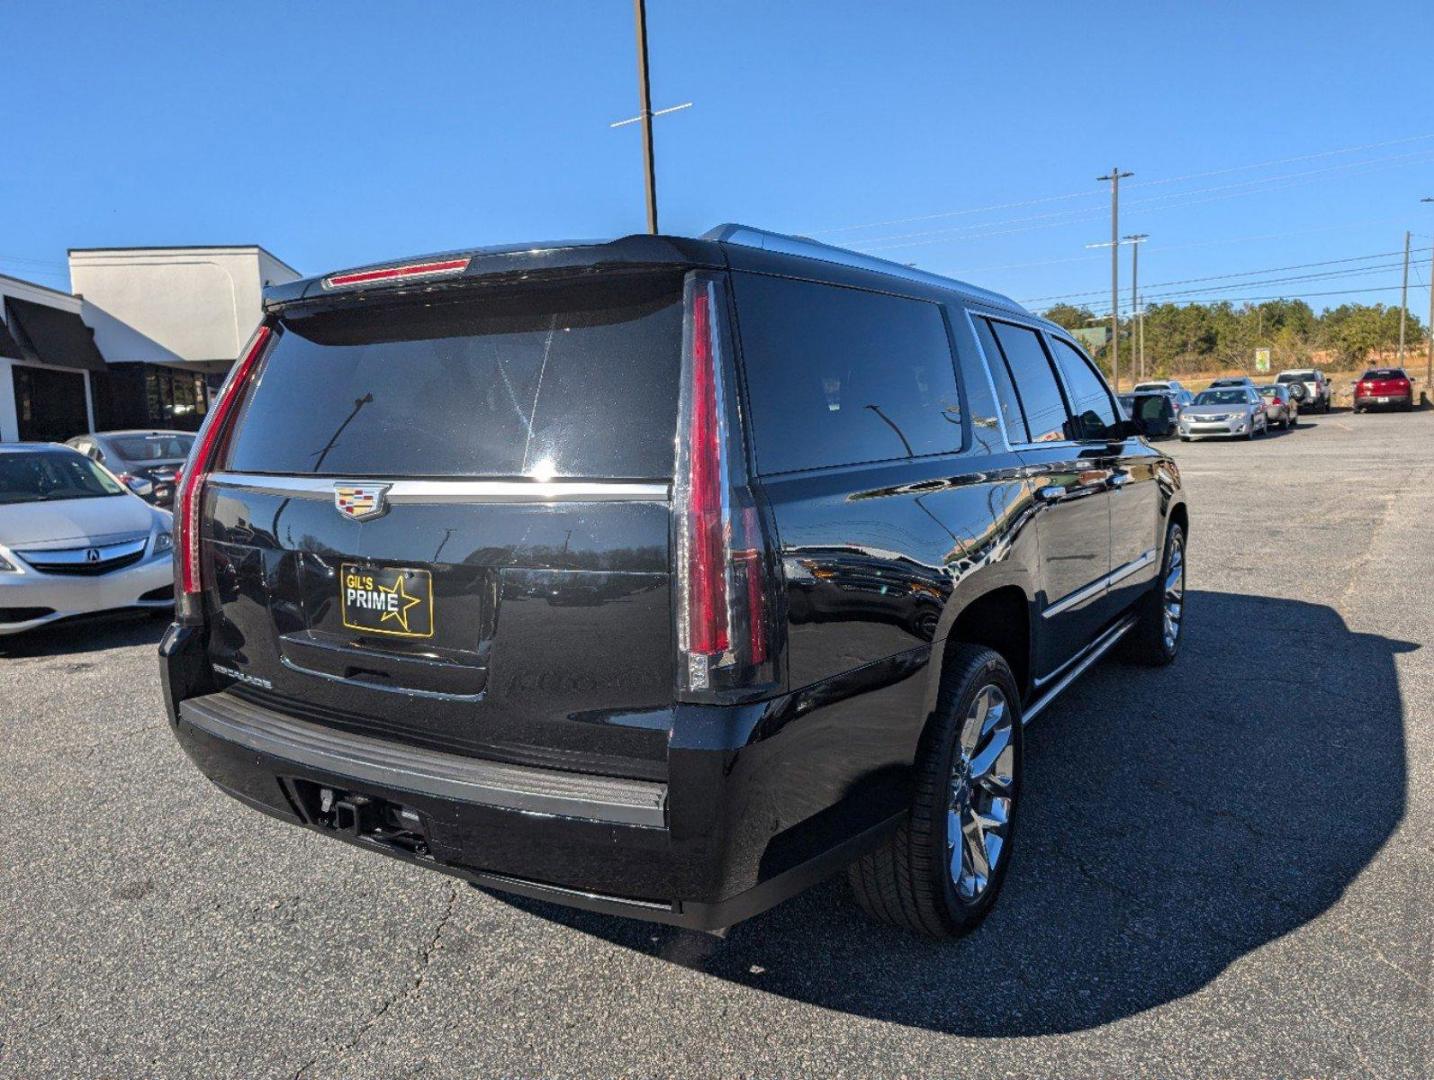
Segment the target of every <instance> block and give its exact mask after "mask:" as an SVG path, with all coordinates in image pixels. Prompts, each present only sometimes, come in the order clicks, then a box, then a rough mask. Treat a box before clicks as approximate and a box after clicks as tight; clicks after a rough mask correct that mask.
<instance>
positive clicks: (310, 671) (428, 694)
mask: <svg viewBox="0 0 1434 1080" xmlns="http://www.w3.org/2000/svg"><path fill="white" fill-rule="evenodd" d="M279 663H281V664H283V665H284V666H285V667H286V668H288V669H289V670H290V671H297V672H298V673H299V674H301V675H312V676H313V677H314V678H316V679H328V680H329V682H334V683H338V684H340V685H341V686H349V687H352V686H353V685H354V680H352V679H346V678H344V677H343V676H342V675H334V674H331V673H330V672H327V671H319V670H318V669H317V668H311V667H305V666H304V665H303V664H300V663H298V662H296V661H294V660H291V659H289V658H288V657H287V656H285V655H284V654H283V653H282V652H281V653H280V654H279ZM359 685H361V686H362V687H363V688H364V689H365V690H377V691H379V692H380V693H384V694H402V695H403V696H404V697H421V698H431V699H433V700H434V701H467V702H476V701H482V700H483V699H484V698H485V697H486V696H487V694H486V691H483V690H480V691H478V693H476V694H450V693H448V692H447V691H444V690H417V689H415V688H413V687H411V686H381V685H379V684H378V683H370V682H365V683H361V684H359Z"/></svg>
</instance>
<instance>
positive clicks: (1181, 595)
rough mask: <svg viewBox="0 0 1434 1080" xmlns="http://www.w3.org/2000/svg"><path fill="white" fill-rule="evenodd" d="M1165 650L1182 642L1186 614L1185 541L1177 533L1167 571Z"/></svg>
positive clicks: (1172, 543) (1172, 542)
mask: <svg viewBox="0 0 1434 1080" xmlns="http://www.w3.org/2000/svg"><path fill="white" fill-rule="evenodd" d="M1164 608H1165V629H1164V634H1165V648H1166V649H1169V650H1173V649H1174V648H1175V643H1176V642H1177V641H1179V640H1180V619H1181V617H1182V616H1183V615H1184V613H1185V539H1184V537H1182V536H1180V535H1179V533H1177V534H1176V535H1175V537H1174V539H1173V540H1172V541H1171V544H1170V565H1169V567H1167V568H1166V571H1165V599H1164Z"/></svg>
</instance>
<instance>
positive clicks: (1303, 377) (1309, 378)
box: [1275, 371, 1315, 382]
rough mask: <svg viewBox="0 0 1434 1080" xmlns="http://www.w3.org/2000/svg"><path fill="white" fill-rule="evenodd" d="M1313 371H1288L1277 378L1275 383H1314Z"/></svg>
mask: <svg viewBox="0 0 1434 1080" xmlns="http://www.w3.org/2000/svg"><path fill="white" fill-rule="evenodd" d="M1314 381H1315V373H1314V372H1313V371H1286V372H1284V373H1282V374H1280V375H1276V376H1275V382H1314Z"/></svg>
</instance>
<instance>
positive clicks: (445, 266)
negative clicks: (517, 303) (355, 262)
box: [324, 256, 473, 289]
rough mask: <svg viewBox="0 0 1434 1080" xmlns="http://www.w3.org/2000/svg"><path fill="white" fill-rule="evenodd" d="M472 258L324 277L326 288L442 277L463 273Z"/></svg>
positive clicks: (435, 261)
mask: <svg viewBox="0 0 1434 1080" xmlns="http://www.w3.org/2000/svg"><path fill="white" fill-rule="evenodd" d="M472 261H473V260H472V258H470V257H468V256H464V257H462V258H458V259H430V260H429V261H427V262H420V263H407V264H405V265H403V266H382V267H376V268H375V269H373V270H354V271H351V272H349V273H346V274H334V275H332V276H330V277H326V278H324V288H326V289H341V288H343V287H344V286H347V285H369V284H373V283H375V282H381V281H394V280H397V279H404V278H427V277H441V276H443V275H445V274H461V273H463V271H464V270H467V269H468V264H469V263H470V262H472Z"/></svg>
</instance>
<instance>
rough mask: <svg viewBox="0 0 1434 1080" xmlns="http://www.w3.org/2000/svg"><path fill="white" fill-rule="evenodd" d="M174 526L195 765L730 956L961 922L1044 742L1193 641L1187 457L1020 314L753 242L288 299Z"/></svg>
mask: <svg viewBox="0 0 1434 1080" xmlns="http://www.w3.org/2000/svg"><path fill="white" fill-rule="evenodd" d="M265 311H266V318H265V321H264V323H263V325H262V326H261V327H260V328H259V330H258V332H257V334H256V335H255V337H254V339H253V341H252V343H251V344H250V346H249V348H248V349H247V350H246V352H245V354H244V355H243V356H242V357H241V359H240V361H239V363H238V364H237V365H236V366H235V369H234V371H233V373H232V374H231V376H230V379H229V382H228V384H227V385H226V387H225V389H224V390H223V392H222V394H221V396H220V398H219V400H218V401H217V402H216V404H215V406H214V407H213V408H212V409H211V412H210V414H209V417H208V419H207V421H206V423H205V425H204V428H203V429H202V431H201V432H200V434H199V437H198V439H197V440H196V443H195V448H194V451H193V453H192V454H191V456H190V459H189V461H188V463H187V465H186V468H185V470H184V473H183V476H182V482H181V486H180V489H179V492H178V495H177V499H176V507H175V518H176V529H175V532H176V541H175V546H176V550H177V557H176V560H175V563H176V579H177V581H176V585H177V589H176V595H177V601H178V604H177V613H176V622H175V624H174V625H173V626H172V627H171V628H170V629H169V631H168V633H167V634H166V636H165V638H164V641H163V644H162V645H161V649H160V653H161V666H162V671H163V677H164V686H165V693H166V698H167V705H168V710H169V720H170V723H171V724H172V725H173V728H174V733H175V735H176V737H177V738H178V739H179V741H180V743H181V744H182V745H183V747H184V749H185V751H186V752H187V753H188V755H189V756H190V757H191V758H192V759H193V760H194V762H195V763H196V764H197V765H198V766H199V768H200V769H201V770H202V771H203V772H204V773H205V775H207V776H208V777H209V778H210V779H212V780H213V781H214V782H215V783H216V784H217V785H218V786H219V787H220V788H222V789H223V790H224V791H226V792H228V793H229V794H231V795H233V796H235V797H236V798H238V799H240V800H241V801H243V802H245V803H247V804H249V805H250V806H253V807H255V808H257V809H259V810H262V811H264V812H265V813H268V814H272V815H274V816H276V817H280V818H283V819H285V820H287V821H291V822H294V823H296V824H301V825H305V826H307V827H309V828H311V829H314V830H316V831H318V832H323V833H328V834H330V835H333V836H335V837H338V838H340V839H344V840H347V841H349V842H351V843H354V844H358V845H360V846H362V847H366V848H370V849H372V850H374V851H380V852H384V853H386V854H388V855H392V856H396V857H398V858H402V859H405V860H408V861H410V862H414V863H417V864H419V865H423V866H429V867H432V868H434V869H437V870H442V871H445V872H447V873H450V874H455V875H458V876H460V877H462V878H465V879H467V880H469V881H471V882H473V883H475V884H478V885H481V886H484V887H489V888H496V889H502V890H509V891H511V892H515V893H521V894H525V895H528V896H534V897H541V898H545V899H549V900H555V901H559V902H562V903H567V904H572V905H575V906H579V907H585V908H592V909H596V910H599V911H604V912H611V913H617V914H623V915H632V916H636V917H638V918H643V919H650V920H654V921H658V922H666V923H674V924H678V925H682V926H688V927H693V928H698V929H705V930H717V929H721V928H723V927H726V926H728V925H730V924H732V923H734V922H736V921H738V920H740V919H744V918H747V917H749V916H751V915H754V914H756V913H757V912H760V911H762V910H763V909H765V908H767V907H770V906H771V905H772V904H775V903H777V902H778V901H780V900H782V899H784V898H785V897H788V896H790V895H792V894H793V893H794V892H795V891H797V890H799V889H801V888H803V887H805V886H807V885H809V884H811V883H813V882H815V881H817V880H819V879H821V878H822V877H824V876H826V875H829V874H831V873H833V872H836V871H838V870H840V869H842V868H843V867H848V866H849V867H850V876H851V880H852V883H853V886H854V889H855V892H856V895H857V897H858V899H859V900H860V902H861V903H862V904H863V905H864V906H865V907H866V908H867V909H868V910H869V911H870V912H871V913H872V914H873V915H875V916H877V917H879V918H882V919H886V920H889V921H892V922H895V923H897V924H900V925H904V926H909V927H911V928H913V929H915V930H918V931H921V932H923V933H927V934H930V935H933V936H949V935H952V934H957V933H960V932H962V931H963V930H966V929H969V928H970V927H972V926H974V925H975V924H976V923H977V922H978V921H979V920H980V918H981V917H982V916H983V915H984V913H985V912H986V911H987V909H988V908H989V907H990V905H991V903H992V902H993V901H994V899H995V897H996V894H997V892H998V890H999V888H1000V885H1001V882H1002V879H1003V877H1004V874H1005V872H1006V869H1007V867H1008V865H1009V862H1010V853H1011V842H1012V839H1013V830H1014V828H1015V826H1016V824H1017V816H1018V815H1017V811H1018V808H1019V806H1020V792H1021V775H1022V771H1021V745H1022V725H1023V724H1024V723H1026V722H1028V721H1030V720H1031V719H1032V718H1033V717H1034V716H1035V715H1036V714H1037V713H1039V712H1040V711H1041V710H1042V709H1044V708H1045V707H1046V706H1047V705H1048V704H1049V703H1050V702H1051V701H1052V700H1053V699H1054V698H1055V697H1056V696H1057V695H1058V694H1059V693H1060V691H1061V690H1062V689H1063V688H1064V687H1065V686H1067V685H1068V684H1069V683H1070V682H1071V681H1072V680H1073V679H1074V678H1076V677H1077V676H1078V675H1079V674H1080V673H1081V672H1082V671H1084V670H1085V669H1086V668H1087V667H1088V666H1089V665H1090V664H1091V663H1093V662H1094V661H1095V660H1097V659H1099V658H1100V657H1101V656H1102V655H1104V654H1105V653H1106V652H1107V651H1108V650H1110V649H1111V648H1112V647H1113V646H1115V645H1117V644H1119V645H1121V646H1122V648H1123V649H1124V650H1125V651H1126V652H1127V653H1128V655H1130V656H1131V657H1132V658H1134V659H1136V660H1138V661H1140V662H1144V663H1149V664H1165V663H1168V662H1170V661H1171V660H1172V659H1173V658H1174V657H1175V654H1176V651H1177V649H1178V647H1179V644H1180V632H1181V625H1182V621H1183V615H1184V612H1183V603H1184V581H1185V576H1184V571H1185V560H1184V545H1185V536H1186V531H1187V529H1188V517H1187V510H1186V506H1185V502H1184V497H1183V494H1182V491H1181V485H1180V476H1179V473H1178V471H1177V469H1176V467H1175V465H1174V463H1173V462H1172V461H1171V460H1170V459H1169V458H1167V457H1165V456H1164V455H1162V454H1160V453H1158V452H1157V451H1155V450H1152V449H1151V448H1150V447H1149V446H1148V445H1147V444H1146V443H1145V442H1144V441H1143V440H1142V439H1141V438H1140V437H1139V434H1138V431H1137V430H1136V428H1135V426H1134V425H1133V423H1132V422H1131V421H1129V420H1127V419H1125V418H1124V417H1123V416H1122V414H1121V412H1120V410H1119V407H1118V405H1117V404H1116V401H1115V399H1114V398H1113V396H1112V395H1111V392H1110V389H1109V388H1108V387H1107V385H1106V383H1105V381H1104V380H1103V379H1102V377H1101V375H1100V374H1099V372H1098V371H1097V369H1096V368H1095V366H1094V365H1093V364H1092V363H1091V361H1090V360H1089V359H1088V358H1087V357H1086V356H1085V355H1084V354H1083V353H1082V352H1081V350H1080V349H1079V348H1078V347H1077V345H1076V344H1075V343H1074V341H1072V339H1071V338H1070V337H1069V336H1068V335H1067V334H1066V333H1065V332H1064V331H1063V330H1061V329H1060V328H1059V327H1056V326H1054V325H1051V324H1050V323H1047V322H1045V321H1043V320H1041V319H1039V318H1037V317H1035V316H1033V315H1031V314H1030V313H1029V312H1027V311H1025V310H1024V309H1022V308H1021V307H1020V306H1019V305H1017V304H1015V303H1014V302H1012V301H1011V300H1008V299H1006V298H1005V297H1003V296H999V295H996V294H994V293H991V292H987V291H984V290H981V289H977V288H973V287H970V286H967V285H963V284H961V283H959V282H956V281H952V280H948V279H945V278H939V277H935V276H933V275H929V274H925V273H922V272H919V271H914V270H910V269H907V268H905V267H901V266H897V265H895V264H892V263H887V262H883V261H880V260H876V259H871V258H868V257H865V256H862V255H857V254H855V253H852V252H847V251H842V250H839V249H835V248H830V247H825V246H823V245H820V244H815V243H812V242H810V241H806V240H801V239H797V238H794V237H787V236H782V235H778V234H774V233H767V232H762V231H759V230H755V229H749V228H745V227H741V226H723V227H721V228H719V229H716V230H714V231H713V232H711V233H709V234H707V235H706V236H704V237H702V238H701V239H685V238H679V237H666V236H631V237H627V238H624V239H620V240H616V241H613V242H611V243H592V244H586V243H585V244H572V243H564V244H551V245H524V246H522V247H511V248H490V249H480V250H474V251H465V252H460V253H454V254H449V255H441V256H433V257H429V258H424V259H416V260H410V261H406V262H401V263H396V264H392V265H385V266H375V267H368V268H362V269H358V270H351V271H345V272H342V273H336V274H332V275H330V276H327V277H323V278H315V279H309V280H305V281H297V282H293V283H290V284H285V285H280V286H276V287H274V288H271V289H270V290H269V291H268V292H267V293H266V299H265Z"/></svg>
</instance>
